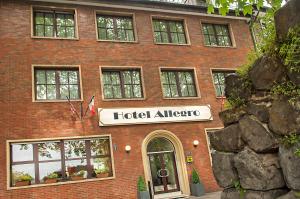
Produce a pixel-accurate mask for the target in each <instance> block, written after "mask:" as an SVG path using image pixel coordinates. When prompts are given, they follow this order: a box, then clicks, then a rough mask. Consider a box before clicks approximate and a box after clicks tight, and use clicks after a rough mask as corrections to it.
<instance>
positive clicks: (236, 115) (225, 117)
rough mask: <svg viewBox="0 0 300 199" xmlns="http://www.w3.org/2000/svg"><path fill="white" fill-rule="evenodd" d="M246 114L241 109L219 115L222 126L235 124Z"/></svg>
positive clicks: (226, 111)
mask: <svg viewBox="0 0 300 199" xmlns="http://www.w3.org/2000/svg"><path fill="white" fill-rule="evenodd" d="M246 113H247V112H246V111H245V110H244V109H243V108H235V109H228V110H225V111H222V112H220V113H219V116H220V119H221V120H222V122H223V124H224V126H228V125H230V124H233V123H237V122H238V121H239V120H240V118H241V117H242V116H243V115H245V114H246Z"/></svg>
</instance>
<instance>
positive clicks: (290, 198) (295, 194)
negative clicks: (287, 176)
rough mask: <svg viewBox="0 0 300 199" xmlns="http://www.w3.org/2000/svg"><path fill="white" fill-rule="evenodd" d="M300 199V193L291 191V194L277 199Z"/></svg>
mask: <svg viewBox="0 0 300 199" xmlns="http://www.w3.org/2000/svg"><path fill="white" fill-rule="evenodd" d="M299 198H300V192H295V191H290V192H289V193H287V194H285V195H283V196H280V197H278V198H276V199H299Z"/></svg>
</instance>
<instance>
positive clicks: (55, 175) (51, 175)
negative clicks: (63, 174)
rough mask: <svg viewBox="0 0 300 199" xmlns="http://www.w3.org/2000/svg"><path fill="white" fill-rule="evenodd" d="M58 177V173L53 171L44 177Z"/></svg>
mask: <svg viewBox="0 0 300 199" xmlns="http://www.w3.org/2000/svg"><path fill="white" fill-rule="evenodd" d="M55 178H58V174H57V173H55V172H53V173H50V174H48V175H47V176H45V177H44V179H55Z"/></svg>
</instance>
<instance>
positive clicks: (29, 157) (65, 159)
mask: <svg viewBox="0 0 300 199" xmlns="http://www.w3.org/2000/svg"><path fill="white" fill-rule="evenodd" d="M10 147H11V153H12V154H11V157H12V158H11V186H26V185H31V184H47V183H56V182H64V181H68V180H84V179H91V178H105V177H111V176H112V174H113V173H112V163H111V161H112V160H111V153H110V140H109V137H101V138H91V139H76V140H57V141H47V142H35V143H25V144H11V145H10Z"/></svg>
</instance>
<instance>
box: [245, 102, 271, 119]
mask: <svg viewBox="0 0 300 199" xmlns="http://www.w3.org/2000/svg"><path fill="white" fill-rule="evenodd" d="M246 110H247V112H248V114H250V115H254V116H255V117H256V118H257V119H258V120H259V121H261V122H264V123H268V122H269V108H268V107H267V105H265V104H255V103H249V104H248V105H247V108H246Z"/></svg>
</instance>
